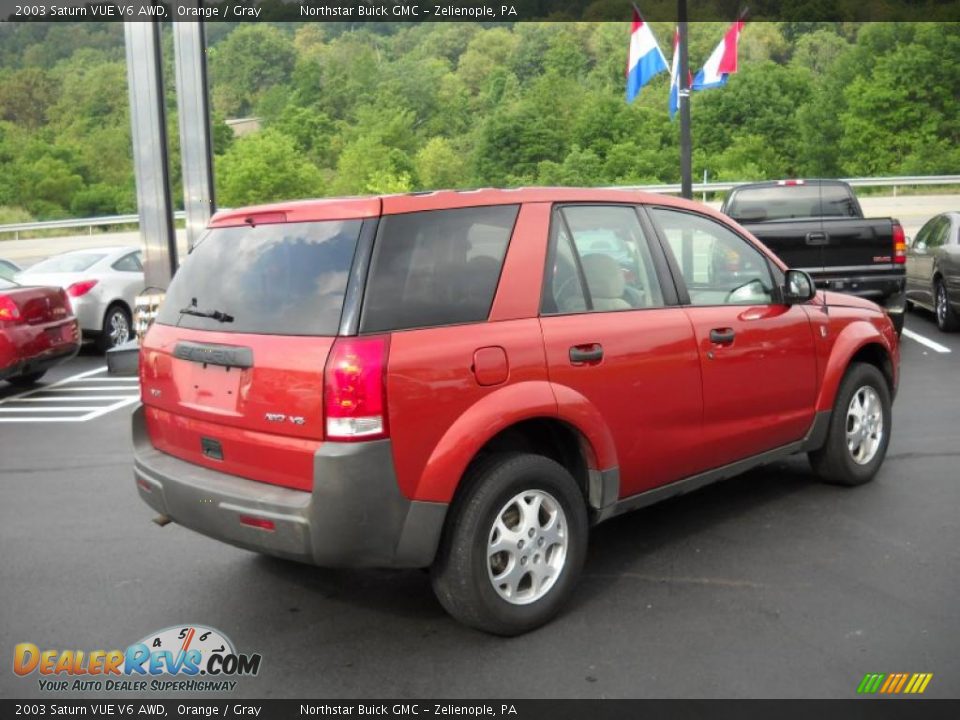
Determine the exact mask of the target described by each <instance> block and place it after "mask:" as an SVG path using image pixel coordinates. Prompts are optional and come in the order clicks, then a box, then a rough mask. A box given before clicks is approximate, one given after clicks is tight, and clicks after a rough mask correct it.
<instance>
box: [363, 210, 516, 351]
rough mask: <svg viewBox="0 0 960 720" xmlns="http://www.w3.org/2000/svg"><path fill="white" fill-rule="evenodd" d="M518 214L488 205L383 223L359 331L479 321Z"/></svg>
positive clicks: (494, 287)
mask: <svg viewBox="0 0 960 720" xmlns="http://www.w3.org/2000/svg"><path fill="white" fill-rule="evenodd" d="M518 211H519V206H517V205H496V206H490V207H474V208H461V209H456V210H432V211H429V212H418V213H407V214H404V215H388V216H386V217H384V218H383V219H382V220H381V221H380V229H379V231H378V233H377V241H376V247H375V249H374V255H373V259H372V263H371V268H370V274H369V279H368V281H367V290H366V297H365V299H364V304H363V313H362V315H361V319H360V331H361V332H381V331H385V330H403V329H406V328H424V327H436V326H438V325H456V324H461V323H470V322H482V321H484V320H486V319H487V316H488V315H489V314H490V306H491V305H492V304H493V297H494V294H495V293H496V290H497V283H498V282H499V280H500V270H501V269H502V267H503V258H504V255H505V254H506V252H507V245H508V243H509V242H510V235H511V234H512V233H513V225H514V223H515V222H516V219H517V213H518Z"/></svg>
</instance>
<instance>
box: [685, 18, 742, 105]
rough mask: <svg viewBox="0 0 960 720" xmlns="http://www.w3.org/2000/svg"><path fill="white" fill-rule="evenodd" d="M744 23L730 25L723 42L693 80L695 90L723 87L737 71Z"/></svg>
mask: <svg viewBox="0 0 960 720" xmlns="http://www.w3.org/2000/svg"><path fill="white" fill-rule="evenodd" d="M743 26H744V21H743V20H737V21H735V22H734V23H732V24H731V25H730V27H729V28H728V29H727V32H726V34H725V35H724V36H723V40H721V41H720V44H719V45H717V47H716V48H715V49H714V51H713V52H712V53H711V54H710V57H709V58H707V62H706V63H705V64H704V66H703V67H702V68H701V69H700V72H698V73H697V75H696V77H694V78H693V85H692V86H691V88H692V89H693V90H706V89H708V88H715V87H722V86H724V85H726V84H727V78H728V77H729V76H730V75H733V73H735V72H736V71H737V49H738V46H739V44H740V32H741V31H742V30H743Z"/></svg>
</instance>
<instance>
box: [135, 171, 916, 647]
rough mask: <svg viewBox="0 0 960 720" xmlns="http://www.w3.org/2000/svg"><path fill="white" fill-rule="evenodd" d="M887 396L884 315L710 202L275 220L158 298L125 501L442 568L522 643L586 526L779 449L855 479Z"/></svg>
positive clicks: (313, 553) (891, 337)
mask: <svg viewBox="0 0 960 720" xmlns="http://www.w3.org/2000/svg"><path fill="white" fill-rule="evenodd" d="M611 238H616V239H617V242H613V241H612V240H611ZM600 239H602V240H604V242H605V244H603V245H601V244H600V242H599V241H600ZM607 240H610V242H606V241H607ZM621 241H622V244H621ZM628 263H629V264H630V267H624V266H625V265H626V264H628ZM828 309H829V312H828V311H827V310H828ZM898 373H899V347H898V344H897V337H896V333H895V330H894V327H893V324H892V323H891V321H890V318H889V317H888V316H887V315H886V314H884V313H883V312H882V311H881V310H880V308H878V307H877V306H876V305H875V304H873V303H872V302H869V301H867V300H864V299H861V298H857V297H854V296H851V295H844V294H839V293H834V292H821V293H817V292H816V290H815V288H814V285H813V281H812V280H811V278H810V276H809V275H807V274H806V273H805V272H803V271H797V270H788V269H787V267H786V266H785V265H784V264H783V262H782V261H780V260H778V259H777V258H776V257H775V256H774V255H773V254H772V253H770V252H769V251H768V250H767V249H766V248H764V247H763V246H762V245H761V244H759V243H758V242H757V241H756V239H755V238H753V237H752V236H751V235H750V234H749V233H747V232H745V231H744V230H742V229H741V228H739V227H738V226H737V225H736V224H734V223H733V222H731V221H730V220H729V219H728V218H726V217H725V216H723V215H720V214H719V213H716V212H714V211H712V210H710V209H709V208H707V207H705V206H703V205H699V204H697V203H693V202H689V201H685V200H679V199H674V198H668V197H665V196H662V195H652V194H643V193H634V192H623V191H615V190H577V189H534V188H530V189H523V190H481V191H474V192H436V193H427V194H416V195H395V196H387V197H382V198H379V197H372V198H353V199H342V200H322V201H308V202H298V203H285V204H276V205H270V206H262V207H256V208H248V209H241V210H232V211H225V212H221V213H218V214H217V215H216V216H215V217H214V218H213V219H212V221H211V223H210V227H209V230H208V232H207V233H206V234H205V235H204V236H203V237H202V238H201V239H200V241H199V242H198V243H197V245H196V246H195V248H194V250H193V252H192V253H191V254H190V256H189V257H187V259H186V260H185V261H184V263H183V265H182V266H181V267H180V269H179V270H178V271H177V274H176V276H175V277H174V279H173V281H172V282H171V284H170V286H169V288H168V290H167V294H166V298H165V300H164V301H163V304H162V305H161V307H160V310H159V312H158V315H157V318H156V320H155V322H154V323H153V324H152V325H151V326H150V328H149V329H148V330H147V333H146V335H145V337H144V340H143V342H142V346H141V355H140V380H141V396H142V405H141V406H140V407H139V408H138V409H137V410H136V412H135V415H134V419H133V431H134V446H135V460H134V475H135V479H136V486H137V488H138V491H139V493H140V496H141V497H142V499H143V500H144V501H145V502H146V503H147V504H148V505H149V506H150V507H152V508H153V509H154V510H156V511H157V512H158V513H160V515H161V517H160V518H159V522H161V524H164V523H165V522H167V521H169V520H172V521H173V522H175V523H179V524H181V525H183V526H185V527H188V528H191V529H193V530H195V531H197V532H200V533H203V534H205V535H209V536H211V537H213V538H217V539H219V540H222V541H224V542H228V543H232V544H233V545H237V546H239V547H243V548H248V549H250V550H255V551H258V552H262V553H267V554H271V555H277V556H280V557H285V558H291V559H294V560H299V561H302V562H307V563H314V564H317V565H323V566H376V567H430V568H431V572H432V581H433V586H434V589H435V591H436V595H437V597H438V598H439V600H440V602H441V604H442V605H443V606H444V607H445V608H446V609H447V610H448V611H449V612H450V613H451V614H452V615H454V616H455V617H456V618H459V619H460V620H462V621H463V622H465V623H467V624H469V625H472V626H474V627H477V628H481V629H483V630H486V631H490V632H493V633H499V634H503V635H513V634H517V633H521V632H524V631H527V630H530V629H531V628H534V627H536V626H538V625H540V624H542V623H544V622H546V621H547V620H549V619H550V618H551V617H552V616H553V615H554V614H555V613H556V612H557V611H558V610H559V609H560V607H561V606H562V605H563V603H564V602H565V600H566V599H567V597H568V596H569V595H570V593H571V591H572V589H573V587H574V584H575V582H576V580H577V577H578V575H579V573H580V569H581V566H582V565H583V562H584V558H585V555H586V547H587V535H588V529H589V527H590V526H591V525H593V524H596V523H598V522H601V521H603V520H606V519H607V518H611V517H613V516H615V515H619V514H621V513H624V512H626V511H628V510H633V509H635V508H639V507H643V506H645V505H649V504H651V503H654V502H657V501H659V500H662V499H665V498H668V497H670V496H674V495H678V494H681V493H684V492H687V491H690V490H693V489H696V488H699V487H701V486H703V485H706V484H708V483H710V482H713V481H716V480H720V479H723V478H726V477H728V476H731V475H736V474H738V473H741V472H743V471H745V470H747V469H749V468H751V467H754V466H756V465H760V464H762V463H767V462H770V461H773V460H778V459H780V458H783V457H785V456H788V455H791V454H794V453H803V452H805V453H809V455H810V459H811V461H812V463H813V467H814V468H815V470H816V472H817V474H818V475H819V476H820V477H822V478H823V479H824V480H826V481H828V482H833V483H838V484H841V485H858V484H861V483H865V482H868V481H869V480H871V479H872V478H873V477H874V475H875V474H876V473H877V471H878V469H879V468H880V465H881V463H882V462H883V458H884V455H885V453H886V450H887V443H888V442H889V439H890V429H891V425H890V421H891V417H890V408H891V402H892V399H893V397H894V395H895V393H896V389H897V378H898Z"/></svg>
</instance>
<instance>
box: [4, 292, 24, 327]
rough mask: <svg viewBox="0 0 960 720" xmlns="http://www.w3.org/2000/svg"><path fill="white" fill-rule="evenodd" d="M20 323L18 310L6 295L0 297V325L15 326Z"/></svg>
mask: <svg viewBox="0 0 960 720" xmlns="http://www.w3.org/2000/svg"><path fill="white" fill-rule="evenodd" d="M18 322H20V308H19V307H18V306H17V304H16V303H15V302H14V301H13V300H12V299H11V298H9V297H7V296H6V295H0V325H16V324H17V323H18Z"/></svg>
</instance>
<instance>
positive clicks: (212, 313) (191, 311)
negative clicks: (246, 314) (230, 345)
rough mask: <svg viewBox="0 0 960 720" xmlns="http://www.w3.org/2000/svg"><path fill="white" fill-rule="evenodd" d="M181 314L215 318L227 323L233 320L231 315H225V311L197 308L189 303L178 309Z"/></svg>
mask: <svg viewBox="0 0 960 720" xmlns="http://www.w3.org/2000/svg"><path fill="white" fill-rule="evenodd" d="M180 314H181V315H194V316H196V317H202V318H210V319H212V320H216V321H217V322H222V323H228V322H233V315H227V313H225V312H220V311H219V310H198V309H197V308H196V307H195V306H193V305H190V306H188V307H185V308H181V309H180Z"/></svg>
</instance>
